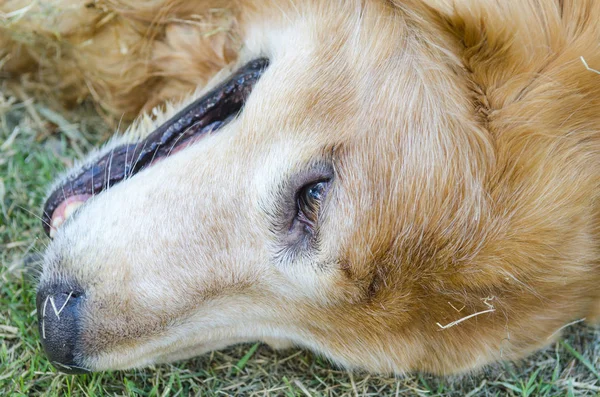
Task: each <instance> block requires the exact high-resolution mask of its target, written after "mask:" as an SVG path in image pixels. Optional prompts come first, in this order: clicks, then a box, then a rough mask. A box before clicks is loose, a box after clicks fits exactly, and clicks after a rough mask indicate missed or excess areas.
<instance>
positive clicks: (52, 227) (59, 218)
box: [50, 216, 65, 238]
mask: <svg viewBox="0 0 600 397" xmlns="http://www.w3.org/2000/svg"><path fill="white" fill-rule="evenodd" d="M64 221H65V218H63V217H62V216H57V217H56V218H53V219H52V223H51V224H50V238H54V235H55V234H56V231H57V230H58V228H59V227H60V225H62V224H63V222H64Z"/></svg>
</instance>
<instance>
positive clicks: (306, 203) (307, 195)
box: [292, 179, 330, 235]
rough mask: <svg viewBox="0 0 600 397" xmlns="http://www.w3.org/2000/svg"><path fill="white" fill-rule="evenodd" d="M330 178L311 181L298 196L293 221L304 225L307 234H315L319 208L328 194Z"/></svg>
mask: <svg viewBox="0 0 600 397" xmlns="http://www.w3.org/2000/svg"><path fill="white" fill-rule="evenodd" d="M329 182H330V181H329V180H328V179H326V180H322V181H317V182H311V183H310V184H307V185H305V186H303V187H302V188H301V189H300V190H299V191H298V194H297V196H296V216H295V217H294V220H293V222H292V229H294V226H295V225H298V224H299V225H300V226H302V227H303V229H304V231H305V232H306V233H307V234H311V235H312V234H314V232H315V228H316V226H317V222H318V216H319V210H320V208H321V205H322V203H323V200H324V199H325V195H326V194H327V189H328V187H329Z"/></svg>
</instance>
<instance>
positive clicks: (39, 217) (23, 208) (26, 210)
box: [17, 205, 52, 227]
mask: <svg viewBox="0 0 600 397" xmlns="http://www.w3.org/2000/svg"><path fill="white" fill-rule="evenodd" d="M17 208H20V209H22V210H23V211H25V212H27V213H28V214H30V215H33V216H34V217H35V218H37V219H39V220H40V221H42V222H44V223H45V224H46V226H48V227H52V225H50V224H49V223H48V222H46V221H45V220H44V219H43V218H42V217H41V216H39V215H38V214H35V213H33V212H31V211H30V210H28V209H27V208H25V207H22V206H20V205H17Z"/></svg>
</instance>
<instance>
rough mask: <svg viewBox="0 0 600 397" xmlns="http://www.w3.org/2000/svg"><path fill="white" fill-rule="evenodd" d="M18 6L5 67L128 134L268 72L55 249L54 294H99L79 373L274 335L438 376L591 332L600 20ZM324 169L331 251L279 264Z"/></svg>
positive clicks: (92, 206) (6, 37) (5, 28)
mask: <svg viewBox="0 0 600 397" xmlns="http://www.w3.org/2000/svg"><path fill="white" fill-rule="evenodd" d="M28 3H29V2H26V1H15V0H11V1H8V2H5V3H3V4H2V5H1V6H0V7H1V8H0V9H1V10H2V12H3V13H4V16H3V17H2V19H1V21H2V25H1V26H2V28H1V30H0V43H1V44H0V54H1V59H2V68H3V72H4V73H8V74H9V75H11V76H13V78H14V79H15V81H16V79H18V78H20V79H21V80H20V81H21V82H23V83H22V84H26V83H27V84H29V86H32V87H34V88H35V87H37V88H38V89H39V87H42V89H46V90H48V91H52V92H54V93H56V94H57V95H59V96H60V98H61V99H62V100H63V101H65V102H70V103H77V102H79V101H81V100H83V99H86V98H88V97H92V98H93V100H95V101H96V102H97V103H98V104H100V105H101V106H103V107H104V108H105V109H106V110H108V111H109V112H112V113H113V114H114V115H116V116H117V117H119V116H120V115H121V114H122V113H126V114H127V115H129V116H133V115H136V114H137V113H138V112H140V111H142V110H149V109H151V108H153V107H154V106H156V105H161V104H164V103H165V101H167V100H172V101H175V102H174V103H178V101H180V100H183V101H190V100H191V99H192V98H195V97H197V96H198V95H199V94H198V93H194V92H195V90H196V89H197V88H199V87H200V88H201V87H203V86H205V85H206V84H207V82H209V81H210V83H208V86H212V85H214V84H215V82H217V81H220V80H222V78H224V77H225V76H226V75H227V73H228V70H232V69H233V67H232V65H233V64H235V65H239V64H242V63H244V62H246V61H248V60H250V59H253V58H256V57H258V56H268V57H269V58H270V59H271V65H270V66H269V69H268V70H267V72H266V73H265V75H264V76H263V77H262V79H261V81H260V82H259V83H258V85H257V86H256V88H255V90H254V92H253V93H252V95H251V97H250V99H249V100H248V103H247V104H246V107H245V109H244V111H243V113H242V114H241V115H240V116H239V119H238V120H236V121H235V122H233V123H232V124H230V125H228V126H227V127H225V128H224V129H223V130H222V131H219V133H218V134H215V135H214V136H211V137H210V138H208V139H205V140H203V141H202V142H201V143H199V144H197V145H194V146H192V147H190V148H189V149H186V150H184V151H182V152H181V153H178V154H177V155H175V156H172V157H170V158H169V159H167V160H164V161H162V162H161V163H160V164H158V165H156V166H153V167H151V168H150V169H148V170H146V171H144V172H143V173H140V174H138V175H136V176H135V177H133V178H131V179H129V180H127V181H124V182H123V183H121V184H119V185H117V186H116V187H114V188H112V189H111V190H109V191H107V192H104V193H102V194H100V195H98V196H97V197H95V198H94V199H93V200H92V202H90V203H88V204H86V206H85V207H83V208H82V210H81V211H80V212H78V214H77V217H75V218H74V219H72V221H71V222H68V223H67V224H66V225H65V226H64V227H63V228H61V230H60V232H59V233H58V235H57V237H56V239H55V240H54V241H53V242H52V244H51V246H50V248H49V250H48V253H47V257H46V262H45V265H44V273H43V276H42V282H45V281H47V280H51V279H55V278H60V277H64V278H69V277H70V278H76V279H77V280H78V282H79V283H80V284H82V285H83V286H84V287H85V288H86V290H87V291H88V293H89V302H88V306H89V309H86V310H88V312H89V314H88V315H87V316H86V325H85V331H84V332H83V335H82V337H83V339H84V346H85V352H86V353H85V357H82V359H84V361H85V363H86V365H87V366H88V367H89V368H91V369H95V370H104V369H112V368H126V367H131V366H140V365H147V364H149V363H153V362H160V361H169V360H173V359H179V358H183V357H189V356H192V355H194V354H200V353H203V352H205V351H208V350H212V349H216V348H221V347H224V346H226V345H228V344H231V343H238V342H243V341H250V340H265V341H269V342H273V343H284V344H285V343H293V344H296V345H300V346H305V347H308V348H310V349H313V350H315V351H317V352H319V353H321V354H324V355H325V356H327V357H329V358H331V359H333V360H334V361H335V362H337V363H340V364H342V365H344V366H348V367H359V368H364V369H367V370H370V371H378V372H395V373H402V372H404V371H408V370H420V371H430V372H435V373H442V374H448V373H455V372H459V371H465V370H469V369H472V368H476V367H479V366H481V365H484V364H486V363H489V362H492V361H494V360H498V359H518V358H519V357H522V356H524V355H526V354H528V353H530V352H532V351H534V350H536V349H538V348H540V347H542V346H545V345H547V344H549V343H551V342H552V341H553V340H554V339H555V338H556V337H557V336H558V333H557V332H556V331H557V330H558V329H560V328H561V327H562V326H563V325H564V324H566V323H568V322H570V321H573V320H577V319H581V318H586V319H587V320H588V321H595V320H597V319H598V318H599V317H600V289H599V287H598V286H599V285H600V264H599V259H600V256H599V255H600V230H599V226H600V218H599V216H600V212H599V211H600V207H599V202H598V197H596V196H597V195H598V193H597V192H599V187H600V186H599V185H600V173H599V172H598V170H599V169H600V164H599V163H600V74H599V73H598V72H595V71H593V70H590V69H588V68H586V67H585V65H584V62H582V59H583V60H584V61H585V63H587V65H589V67H590V68H594V67H596V68H600V51H599V50H598V45H599V44H600V25H599V24H598V23H597V21H598V20H600V3H598V2H595V1H593V0H580V1H576V0H557V1H550V0H547V1H546V0H510V1H476V0H405V1H400V0H393V1H384V0H362V1H361V0H348V1H325V0H321V1H317V0H293V1H291V0H285V1H277V0H272V1H265V2H261V3H257V2H244V1H235V0H231V1H228V0H214V1H213V0H206V1H195V2H189V1H188V2H184V1H173V0H155V1H151V2H137V1H127V0H106V1H93V2H78V1H51V2H47V3H42V4H38V3H34V5H31V6H29V5H27V4H28ZM222 69H225V70H223V71H221V70H222ZM219 71H221V72H219ZM215 75H216V77H215V78H214V79H212V78H213V76H215ZM34 83H35V84H34ZM179 108H180V105H171V104H169V105H167V106H162V107H160V108H159V109H160V110H155V112H154V115H155V117H156V119H155V120H150V119H149V118H147V117H146V118H145V119H142V121H140V122H138V123H135V124H134V125H133V127H132V128H131V130H130V131H129V135H127V136H126V137H124V138H119V139H131V138H127V137H128V136H129V137H138V136H145V135H147V134H148V133H150V132H151V131H152V130H153V129H154V128H155V127H156V126H157V125H158V124H160V122H161V121H163V120H165V119H167V118H169V117H170V116H172V115H173V114H175V113H176V111H177V109H179ZM109 149H110V146H109ZM107 150H108V149H107ZM323 158H325V159H327V160H328V161H331V162H332V163H333V164H334V167H335V180H334V182H333V185H332V188H331V192H330V193H329V197H328V198H327V200H328V201H327V205H326V207H325V209H324V211H323V221H322V224H321V225H320V226H319V233H320V236H321V237H320V238H321V240H320V242H319V248H318V249H317V250H316V251H314V252H311V253H310V254H307V255H300V256H291V255H290V256H286V255H280V254H279V253H278V244H279V241H278V237H277V236H276V233H273V231H272V230H271V229H272V228H271V225H270V216H271V215H270V211H271V210H272V209H274V208H277V206H278V203H277V201H276V200H277V196H276V194H275V193H274V192H275V188H276V187H277V186H278V185H279V184H281V183H283V181H285V180H286V179H287V178H290V177H291V176H292V175H294V174H295V173H297V172H299V171H301V170H302V169H303V167H306V165H307V164H309V163H310V162H311V161H312V160H313V159H323ZM206 159H210V162H207V161H206ZM165 203H166V204H165ZM173 203H177V204H176V205H175V204H173ZM165 206H166V207H168V208H166V209H165ZM125 231H126V232H125ZM109 248H110V249H109Z"/></svg>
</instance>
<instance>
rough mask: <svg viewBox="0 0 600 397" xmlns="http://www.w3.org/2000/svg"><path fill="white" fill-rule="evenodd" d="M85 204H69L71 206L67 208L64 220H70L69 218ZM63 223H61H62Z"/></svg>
mask: <svg viewBox="0 0 600 397" xmlns="http://www.w3.org/2000/svg"><path fill="white" fill-rule="evenodd" d="M82 204H83V201H73V202H72V203H69V205H67V206H66V207H65V211H64V212H63V217H64V219H69V217H70V216H71V214H72V213H73V212H74V211H75V210H76V209H77V208H79V207H81V205H82ZM62 222H63V221H61V223H62Z"/></svg>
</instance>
